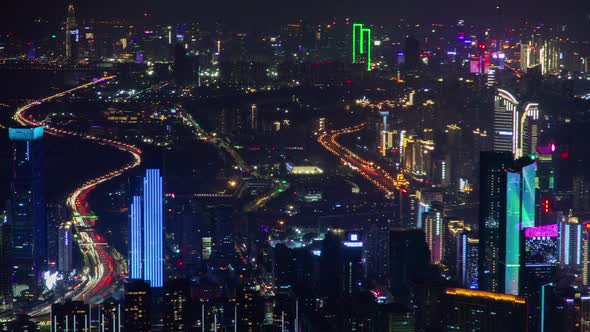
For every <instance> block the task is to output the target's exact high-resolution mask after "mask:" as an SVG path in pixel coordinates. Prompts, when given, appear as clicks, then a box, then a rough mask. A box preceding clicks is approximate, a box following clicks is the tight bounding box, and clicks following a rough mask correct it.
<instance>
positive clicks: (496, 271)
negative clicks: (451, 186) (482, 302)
mask: <svg viewBox="0 0 590 332" xmlns="http://www.w3.org/2000/svg"><path fill="white" fill-rule="evenodd" d="M511 163H512V154H511V153H510V152H482V153H481V155H480V188H479V201H480V204H479V234H480V235H479V246H480V248H479V289H481V290H486V291H491V292H500V291H502V290H503V289H504V284H503V280H504V278H505V276H504V271H503V270H502V269H501V266H500V259H501V257H502V256H503V255H505V253H504V250H503V248H504V247H505V240H504V239H505V237H506V234H505V232H506V185H505V184H506V170H507V168H508V167H509V166H510V165H511ZM503 240H504V241H503Z"/></svg>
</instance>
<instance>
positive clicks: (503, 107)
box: [493, 89, 540, 159]
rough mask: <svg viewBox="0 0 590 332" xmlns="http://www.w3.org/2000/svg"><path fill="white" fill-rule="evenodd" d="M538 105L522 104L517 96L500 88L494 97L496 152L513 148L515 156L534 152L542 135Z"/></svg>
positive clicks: (494, 143) (494, 146) (518, 156)
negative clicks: (540, 134)
mask: <svg viewBox="0 0 590 332" xmlns="http://www.w3.org/2000/svg"><path fill="white" fill-rule="evenodd" d="M539 119H540V117H539V104H538V103H534V102H527V103H525V104H521V103H520V102H519V101H518V100H517V99H516V97H515V96H514V95H513V94H512V93H510V92H508V91H506V90H503V89H497V90H496V95H495V98H494V136H493V138H494V140H493V149H494V151H511V152H512V153H513V154H514V157H515V158H517V159H518V158H521V157H524V156H528V155H530V154H533V153H535V151H536V150H535V149H536V147H537V144H538V135H539V130H540V128H539Z"/></svg>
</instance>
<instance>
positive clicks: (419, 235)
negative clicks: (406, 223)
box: [389, 229, 430, 295]
mask: <svg viewBox="0 0 590 332" xmlns="http://www.w3.org/2000/svg"><path fill="white" fill-rule="evenodd" d="M429 257H430V253H429V252H428V246H427V244H426V241H425V238H424V232H423V231H422V230H419V229H395V230H392V231H391V232H390V233H389V268H390V274H391V288H392V291H393V293H394V295H395V293H397V294H405V293H407V291H408V288H409V286H410V284H412V283H413V282H416V281H418V280H420V279H422V278H423V277H424V275H425V273H427V270H428V265H429V264H428V262H429V261H430V259H429Z"/></svg>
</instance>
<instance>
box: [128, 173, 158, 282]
mask: <svg viewBox="0 0 590 332" xmlns="http://www.w3.org/2000/svg"><path fill="white" fill-rule="evenodd" d="M139 189H140V190H141V193H140V194H139V195H133V197H132V201H131V205H130V209H129V211H130V227H129V237H130V238H129V274H130V277H131V278H132V279H142V280H145V281H148V282H150V284H151V286H152V287H162V286H163V284H164V218H163V213H164V207H163V200H164V194H163V183H162V177H161V176H160V170H158V169H147V170H146V175H145V177H144V178H143V179H142V183H141V186H140V188H139Z"/></svg>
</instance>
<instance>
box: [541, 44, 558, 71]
mask: <svg viewBox="0 0 590 332" xmlns="http://www.w3.org/2000/svg"><path fill="white" fill-rule="evenodd" d="M559 58H560V52H559V45H558V43H557V42H556V41H554V40H545V41H544V42H543V43H542V44H541V49H540V50H539V63H540V64H541V74H543V75H547V74H558V73H559V69H560V68H559Z"/></svg>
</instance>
